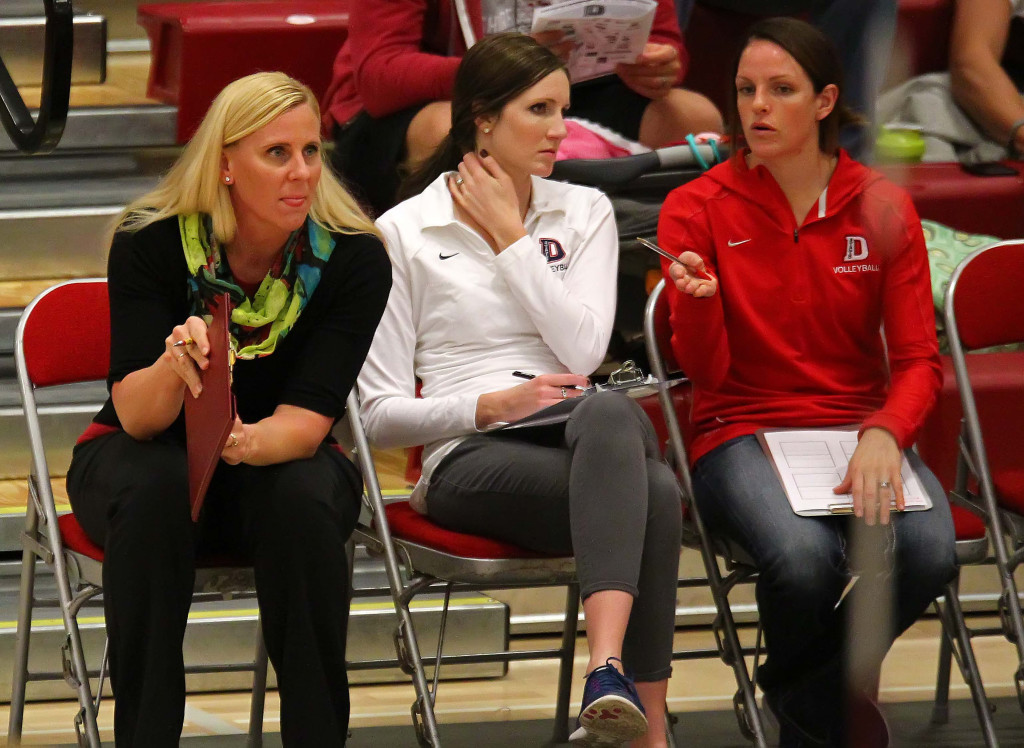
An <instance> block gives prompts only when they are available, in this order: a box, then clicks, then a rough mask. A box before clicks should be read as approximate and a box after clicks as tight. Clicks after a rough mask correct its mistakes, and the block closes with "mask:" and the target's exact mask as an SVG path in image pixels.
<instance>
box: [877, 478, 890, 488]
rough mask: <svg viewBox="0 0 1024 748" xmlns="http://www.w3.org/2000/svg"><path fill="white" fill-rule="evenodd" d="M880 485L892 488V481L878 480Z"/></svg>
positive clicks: (880, 486)
mask: <svg viewBox="0 0 1024 748" xmlns="http://www.w3.org/2000/svg"><path fill="white" fill-rule="evenodd" d="M878 487H879V488H892V483H890V482H889V481H887V480H882V481H879V482H878Z"/></svg>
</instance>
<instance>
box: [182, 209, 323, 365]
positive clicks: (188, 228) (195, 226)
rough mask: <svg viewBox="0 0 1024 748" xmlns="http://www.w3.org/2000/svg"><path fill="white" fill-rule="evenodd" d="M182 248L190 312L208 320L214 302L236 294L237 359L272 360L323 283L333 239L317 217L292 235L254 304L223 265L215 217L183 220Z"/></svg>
mask: <svg viewBox="0 0 1024 748" xmlns="http://www.w3.org/2000/svg"><path fill="white" fill-rule="evenodd" d="M178 226H179V228H180V229H181V246H182V249H183V250H184V252H185V262H186V263H187V264H188V271H189V273H190V274H191V276H192V277H191V278H189V280H188V288H189V298H190V303H191V312H190V313H191V314H193V315H196V316H200V317H203V318H204V319H206V320H207V322H209V320H210V319H211V317H212V314H213V300H214V298H216V297H217V296H219V295H221V294H223V293H228V294H230V295H231V303H232V305H233V307H234V308H233V309H232V310H231V322H230V325H229V327H230V332H231V347H232V348H233V349H234V351H235V356H236V357H237V358H244V359H253V358H259V357H261V356H269V355H270V354H271V353H273V352H274V349H275V347H276V346H277V343H278V341H279V340H280V339H281V338H283V337H284V336H285V335H287V334H288V331H289V330H291V329H292V326H293V325H294V324H295V322H296V321H297V320H298V319H299V315H300V314H302V310H303V309H304V308H305V307H306V304H307V302H308V301H309V299H310V297H311V296H312V295H313V292H314V291H315V290H316V287H317V285H318V284H319V283H320V276H321V275H322V274H323V268H324V265H326V264H327V260H329V259H330V257H331V252H333V251H334V239H333V238H331V234H330V232H328V231H327V230H326V229H325V228H323V227H322V226H319V225H318V224H316V223H314V222H313V220H312V219H307V220H306V225H305V226H303V227H302V228H300V229H297V230H296V231H294V232H293V233H292V235H291V236H290V237H288V241H287V242H286V243H285V246H284V251H283V252H282V253H281V256H280V257H279V258H278V260H277V262H275V263H274V265H273V267H271V268H270V271H269V272H268V273H267V277H266V278H264V279H263V282H262V283H260V286H259V288H258V289H257V291H256V293H255V294H254V296H253V298H252V300H251V301H250V300H249V299H248V298H247V297H246V295H245V292H244V291H243V290H242V289H241V287H240V286H239V285H238V284H237V283H236V282H235V279H234V277H233V276H232V275H231V268H230V267H228V263H227V262H222V256H221V251H220V242H218V241H217V238H216V237H215V236H214V235H213V230H212V225H211V221H210V217H209V216H208V215H205V214H201V213H193V214H190V215H181V216H178Z"/></svg>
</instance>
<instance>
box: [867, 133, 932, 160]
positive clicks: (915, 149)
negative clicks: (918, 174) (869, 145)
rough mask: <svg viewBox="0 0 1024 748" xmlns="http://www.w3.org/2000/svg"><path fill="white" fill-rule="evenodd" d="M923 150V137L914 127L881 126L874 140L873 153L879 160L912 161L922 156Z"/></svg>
mask: <svg viewBox="0 0 1024 748" xmlns="http://www.w3.org/2000/svg"><path fill="white" fill-rule="evenodd" d="M924 150H925V144H924V138H923V137H921V133H920V131H919V130H918V129H917V128H914V127H904V126H893V125H890V126H888V127H883V128H882V129H881V132H879V133H878V138H877V139H876V140H875V155H876V156H877V157H878V159H879V160H881V161H890V162H897V163H914V162H917V161H920V160H921V159H922V158H923V157H924Z"/></svg>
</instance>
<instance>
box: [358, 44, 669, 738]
mask: <svg viewBox="0 0 1024 748" xmlns="http://www.w3.org/2000/svg"><path fill="white" fill-rule="evenodd" d="M568 104H569V80H568V77H567V75H566V73H565V69H564V67H563V65H562V63H561V61H560V60H559V59H558V58H557V57H556V56H555V55H553V54H552V53H551V52H550V51H548V50H547V49H545V48H544V47H542V46H541V45H539V44H537V43H536V42H534V41H533V40H532V39H530V38H529V37H527V36H523V35H520V34H499V35H495V36H492V37H488V38H487V39H484V40H482V41H481V42H479V43H478V44H477V45H475V46H474V47H473V48H472V49H471V50H470V51H469V52H468V53H467V55H466V56H465V58H464V59H463V62H462V64H461V66H460V68H459V72H458V74H457V76H456V81H455V91H454V96H453V102H452V130H451V134H450V135H449V137H448V139H447V140H446V141H445V142H444V143H443V144H442V146H441V147H440V148H439V150H438V152H437V153H436V155H435V156H434V157H433V158H432V159H431V160H429V161H428V162H426V163H425V164H424V165H423V166H422V168H421V169H420V170H419V171H418V172H416V173H415V174H413V175H412V177H411V179H410V181H409V185H410V189H411V190H413V191H416V192H419V190H420V189H422V192H419V194H416V195H415V196H414V197H412V198H410V199H408V200H406V201H405V202H403V203H401V204H400V205H398V206H397V207H395V208H393V209H392V210H391V211H389V212H388V213H386V214H384V215H383V216H382V217H381V218H380V220H379V221H378V226H379V227H380V229H381V231H382V233H383V234H384V237H385V241H386V243H387V245H388V247H389V250H390V253H391V258H392V263H393V267H394V270H393V275H394V285H393V288H392V291H391V296H390V298H389V300H388V306H387V310H386V312H385V314H384V318H383V320H382V322H381V324H380V327H379V328H378V331H377V334H376V337H375V338H374V342H373V345H372V347H371V351H370V354H369V356H368V358H367V361H366V364H365V366H364V368H363V371H362V373H361V375H360V378H359V388H360V392H361V394H362V397H363V408H362V417H363V419H364V422H365V425H366V428H367V431H368V432H369V435H370V438H371V440H373V441H374V442H375V443H376V444H378V445H380V446H385V447H399V446H412V445H418V444H424V445H426V449H425V453H424V461H423V478H422V479H421V480H420V482H419V484H418V485H417V486H416V489H415V491H414V494H413V505H414V506H415V507H416V508H417V509H419V510H420V511H422V512H425V513H427V514H428V515H429V516H430V517H431V518H432V519H433V520H434V521H436V522H437V523H438V524H441V525H443V526H445V527H449V528H451V529H453V530H457V531H462V532H468V533H474V534H479V535H486V536H490V537H494V538H498V539H501V540H505V541H508V542H512V543H515V544H518V545H520V546H523V547H526V548H530V549H533V550H536V551H541V552H548V553H570V552H571V553H573V554H574V555H575V556H576V560H577V569H578V574H579V580H580V586H581V597H582V598H583V609H584V613H585V615H586V617H587V639H588V644H589V647H590V662H589V665H588V668H587V671H588V676H587V686H586V690H585V693H584V697H583V707H582V709H581V711H580V728H579V729H578V730H577V731H576V733H574V735H573V739H574V740H577V741H581V742H585V743H598V742H602V743H604V744H608V743H610V742H616V741H624V740H633V741H634V743H633V744H634V745H637V746H657V745H664V744H665V723H664V705H665V693H666V688H667V682H668V676H669V674H670V672H671V652H672V633H673V629H674V622H675V592H676V579H677V570H678V569H677V567H678V560H679V549H680V523H681V503H680V494H679V488H678V485H677V483H676V480H675V476H674V475H673V474H672V472H671V470H670V469H669V468H668V466H667V465H666V464H665V463H664V462H663V461H662V459H661V457H660V455H659V452H658V448H657V442H656V439H655V435H654V430H653V427H652V426H651V424H650V422H649V421H648V419H647V418H646V416H645V415H644V414H643V412H642V411H641V410H640V408H639V407H637V406H636V404H635V403H633V402H632V401H631V400H630V399H629V398H627V397H625V396H623V395H621V394H618V393H608V392H604V393H598V394H594V395H589V396H587V397H586V398H583V399H580V400H579V402H578V406H577V407H575V408H572V410H571V411H570V413H569V415H568V419H567V420H566V421H564V422H562V423H558V424H554V425H547V426H539V427H531V428H525V429H512V430H495V429H496V428H497V427H498V426H500V425H502V424H503V423H507V422H512V421H516V420H518V419H521V418H523V417H524V416H528V415H530V414H532V413H535V412H536V411H538V410H540V409H542V408H544V407H547V406H549V405H553V404H555V403H558V402H560V401H562V400H564V399H568V398H575V397H579V396H580V395H581V394H582V388H584V387H585V386H587V385H588V384H589V382H588V379H587V375H588V374H589V373H590V372H592V371H593V370H594V369H596V368H597V366H598V365H599V364H600V363H601V361H602V359H603V357H604V354H605V350H606V348H607V345H608V339H609V337H610V335H611V328H612V320H613V316H614V306H615V302H614V299H615V279H616V272H617V262H616V260H617V255H618V247H617V237H616V232H615V222H614V218H613V216H612V210H611V205H610V203H609V201H608V199H607V198H606V197H605V196H604V195H602V194H601V193H600V192H598V191H596V190H593V189H589V188H584V187H578V186H571V185H566V184H560V183H555V182H548V181H545V180H544V179H542V178H541V177H546V176H548V175H549V174H550V173H551V168H552V165H553V163H554V159H555V153H556V151H557V150H558V146H559V144H560V142H561V141H562V139H563V138H564V137H565V126H564V123H563V120H562V117H563V113H564V111H565V109H566V108H567V107H568ZM513 372H515V374H514V373H513ZM523 373H526V374H527V375H528V376H529V375H535V376H534V377H533V378H532V379H529V380H528V381H525V382H524V381H523V380H522V379H521V378H517V375H520V376H521V375H522V374H523ZM417 379H419V381H420V382H421V384H422V392H421V395H422V396H421V397H419V398H417V397H416V393H415V384H416V380H417ZM623 663H625V667H624V666H623ZM627 669H628V670H631V671H632V678H630V677H629V676H627V675H626V670H627ZM634 679H635V681H636V686H635V687H634V683H633V680H634ZM645 712H646V716H645ZM648 722H650V724H651V729H650V730H648V729H647V728H648ZM645 733H646V734H645Z"/></svg>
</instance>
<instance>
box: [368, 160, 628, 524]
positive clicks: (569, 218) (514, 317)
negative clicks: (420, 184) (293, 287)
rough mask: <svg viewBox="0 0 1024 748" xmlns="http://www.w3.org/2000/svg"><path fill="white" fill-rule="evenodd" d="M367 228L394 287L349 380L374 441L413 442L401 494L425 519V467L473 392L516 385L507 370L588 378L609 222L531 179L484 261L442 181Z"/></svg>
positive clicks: (561, 189)
mask: <svg viewBox="0 0 1024 748" xmlns="http://www.w3.org/2000/svg"><path fill="white" fill-rule="evenodd" d="M377 226H378V227H379V228H380V230H381V231H382V232H383V234H384V241H385V244H386V245H387V248H388V251H389V253H390V255H391V263H392V275H393V284H392V286H391V295H390V296H389V298H388V304H387V309H386V310H385V312H384V317H383V319H381V322H380V325H379V327H378V328H377V332H376V335H375V336H374V339H373V345H372V346H371V347H370V353H369V355H368V356H367V358H366V363H365V364H364V365H363V369H362V372H361V373H360V374H359V392H360V396H361V399H362V408H361V412H360V415H361V417H362V420H363V423H364V425H365V427H366V430H367V434H368V436H369V438H370V441H371V442H372V443H374V444H375V445H376V446H380V447H384V448H392V447H404V446H414V445H418V444H423V445H426V446H425V450H424V454H423V477H422V478H421V479H420V482H419V484H417V486H416V489H415V490H414V492H413V497H412V503H413V506H414V507H415V508H416V509H418V510H419V511H425V502H424V496H425V495H426V489H427V486H428V484H429V480H430V474H431V472H432V471H433V469H434V468H435V467H436V466H437V465H438V463H440V462H441V460H442V459H443V458H444V456H445V455H446V454H448V452H450V451H451V450H452V449H453V448H454V447H455V446H456V445H457V444H458V443H459V442H460V441H462V440H463V439H464V438H465V437H466V436H468V435H470V434H474V433H477V429H476V402H477V398H478V397H479V396H480V395H481V394H484V393H487V392H493V391H496V390H502V389H507V388H509V387H513V386H515V385H518V384H522V380H520V379H517V378H515V377H513V376H512V372H513V371H516V370H519V371H525V372H530V373H533V374H550V373H573V374H583V375H588V374H590V373H591V372H593V371H594V370H595V369H596V368H597V367H598V366H599V365H600V364H601V362H602V360H603V359H604V355H605V352H606V350H607V348H608V340H609V338H610V337H611V331H612V323H613V319H614V315H615V297H616V293H615V291H616V276H617V273H618V236H617V234H616V230H615V218H614V216H613V214H612V207H611V202H610V201H609V200H608V198H607V197H605V196H604V195H603V194H602V193H601V192H599V191H598V190H595V189H592V188H589V187H580V186H576V185H569V184H563V183H560V182H553V181H548V180H545V179H540V178H538V177H534V178H533V198H532V202H531V205H530V209H529V212H528V213H527V214H526V220H525V227H526V230H527V232H528V235H527V236H525V237H523V238H522V239H520V240H519V241H517V242H515V243H514V244H512V245H511V246H509V247H508V248H506V249H505V250H504V251H503V252H502V253H501V254H499V255H495V254H494V252H493V251H492V250H491V248H490V246H489V245H488V243H487V242H486V241H485V240H484V239H483V238H482V237H480V236H479V235H478V234H477V233H476V232H475V231H473V230H472V229H470V228H469V227H468V226H466V225H465V224H463V223H460V222H459V221H458V220H457V219H456V218H455V214H454V205H453V202H452V199H451V196H450V194H449V192H448V187H447V184H446V181H445V176H444V175H442V176H441V177H438V178H437V179H436V180H435V181H434V182H433V183H431V185H430V186H429V187H427V189H425V190H424V191H423V192H422V193H421V194H419V195H417V196H416V197H413V198H410V199H409V200H406V201H405V202H403V203H401V204H399V205H397V206H395V207H394V208H392V209H391V210H389V211H388V212H387V213H385V214H384V215H383V216H381V217H380V219H378V221H377ZM417 379H418V380H419V381H420V382H421V384H422V390H421V397H419V398H417V397H416V380H417Z"/></svg>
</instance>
